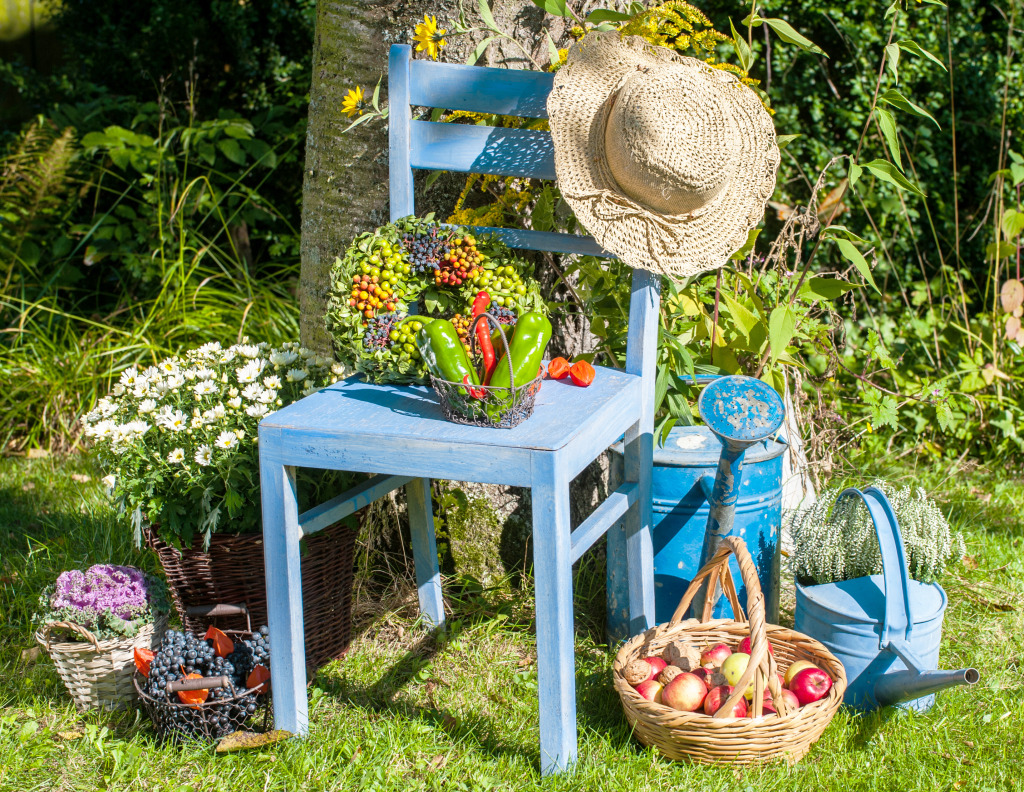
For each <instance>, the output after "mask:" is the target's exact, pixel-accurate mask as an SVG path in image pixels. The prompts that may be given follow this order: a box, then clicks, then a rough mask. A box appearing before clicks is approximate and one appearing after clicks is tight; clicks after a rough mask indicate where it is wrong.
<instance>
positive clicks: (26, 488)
mask: <svg viewBox="0 0 1024 792" xmlns="http://www.w3.org/2000/svg"><path fill="white" fill-rule="evenodd" d="M35 488H36V485H35V484H33V483H32V482H31V481H26V482H25V483H24V484H22V485H21V489H22V490H23V491H25V492H31V491H32V490H34V489H35Z"/></svg>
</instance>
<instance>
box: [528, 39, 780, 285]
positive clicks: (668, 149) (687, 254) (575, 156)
mask: <svg viewBox="0 0 1024 792" xmlns="http://www.w3.org/2000/svg"><path fill="white" fill-rule="evenodd" d="M548 115H549V117H550V125H551V136H552V138H553V140H554V146H555V172H556V174H557V176H558V186H559V189H560V190H561V191H562V195H563V196H564V197H565V199H566V201H567V202H568V203H569V206H571V207H572V210H573V211H574V212H575V213H576V217H577V218H578V219H579V221H580V223H582V224H583V227H584V228H586V229H587V231H589V232H590V233H591V234H593V236H594V237H595V238H596V239H597V241H598V242H600V243H601V244H602V245H603V246H604V248H605V249H606V250H608V251H609V252H611V253H614V254H615V255H616V256H618V257H619V258H620V259H622V261H624V262H625V263H626V264H628V265H629V266H630V267H634V268H641V269H649V270H652V271H654V272H658V273H662V274H665V275H669V276H670V277H672V278H674V279H676V280H682V279H684V278H686V277H689V276H691V275H695V274H697V273H700V272H705V271H707V270H712V269H717V268H719V267H721V266H722V265H724V264H725V262H726V261H727V260H728V259H729V256H731V255H732V254H733V253H734V252H735V251H736V250H738V249H739V248H740V247H742V246H743V244H744V243H745V242H746V241H747V232H748V231H749V230H750V229H751V228H753V227H754V226H756V225H757V224H758V223H759V222H760V221H761V218H762V217H763V216H764V206H765V202H766V201H767V200H768V199H769V198H770V197H771V194H772V192H773V190H774V189H775V173H776V170H777V169H778V166H779V148H778V145H777V144H776V140H775V128H774V126H773V125H772V121H771V117H770V116H769V115H768V111H767V110H765V109H764V106H763V105H762V104H761V101H760V100H759V99H758V98H757V95H756V94H755V93H754V92H753V91H752V90H750V89H749V88H748V87H747V86H745V85H743V84H742V83H741V82H740V81H739V80H738V79H737V78H736V77H735V76H734V75H732V74H729V73H727V72H724V71H720V70H718V69H712V68H711V67H710V66H708V65H706V64H704V63H702V62H701V61H699V60H697V59H695V58H687V57H682V56H679V55H676V54H675V53H674V52H672V51H671V50H668V49H666V48H664V47H654V46H651V45H650V44H648V43H647V42H645V41H644V40H643V39H641V38H639V37H636V36H630V37H628V38H626V39H622V38H621V36H620V35H619V33H618V32H615V31H609V32H606V33H590V34H588V35H587V37H586V38H584V39H583V40H581V41H579V42H578V43H576V44H575V45H573V47H572V48H571V49H570V50H569V56H568V60H567V62H566V65H565V66H563V67H562V68H561V69H559V71H558V73H557V74H556V75H555V84H554V88H553V90H552V91H551V95H550V96H549V97H548Z"/></svg>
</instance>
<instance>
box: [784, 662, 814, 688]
mask: <svg viewBox="0 0 1024 792" xmlns="http://www.w3.org/2000/svg"><path fill="white" fill-rule="evenodd" d="M805 668H817V666H816V665H814V663H808V662H807V661H806V660H797V661H796V662H795V663H793V665H791V666H790V667H789V668H788V669H787V671H786V677H785V680H784V684H785V686H786V687H789V683H790V682H792V681H793V677H795V676H796V675H797V674H799V673H800V672H801V671H803V670H804V669H805Z"/></svg>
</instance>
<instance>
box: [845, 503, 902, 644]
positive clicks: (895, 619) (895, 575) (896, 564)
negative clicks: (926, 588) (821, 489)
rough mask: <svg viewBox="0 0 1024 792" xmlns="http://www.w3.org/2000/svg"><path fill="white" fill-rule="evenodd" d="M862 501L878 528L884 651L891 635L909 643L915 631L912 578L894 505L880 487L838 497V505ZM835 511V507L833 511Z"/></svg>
mask: <svg viewBox="0 0 1024 792" xmlns="http://www.w3.org/2000/svg"><path fill="white" fill-rule="evenodd" d="M847 497H859V498H860V499H861V500H862V501H863V502H864V505H865V506H867V508H868V514H870V515H871V521H872V522H873V523H874V526H875V535H876V536H877V537H878V546H879V548H880V549H881V551H882V580H883V582H884V584H885V617H884V620H883V621H882V635H881V636H880V639H879V646H880V647H882V648H885V647H887V646H888V645H889V643H890V638H889V634H890V632H893V633H895V636H894V637H895V638H897V639H904V640H909V639H910V634H911V632H912V631H913V629H914V619H913V617H912V614H911V609H910V578H909V576H908V575H907V561H906V553H905V552H904V549H903V537H902V536H901V535H900V525H899V522H897V520H896V513H895V512H894V511H893V508H892V504H891V503H889V499H888V498H887V497H885V493H884V492H882V491H881V490H880V489H878V488H877V487H868V488H866V489H865V490H863V491H861V490H859V489H856V488H855V487H850V488H848V489H845V490H843V491H842V492H841V493H839V497H838V498H836V504H835V505H838V504H839V501H841V500H842V499H843V498H847ZM832 508H833V510H834V509H835V506H833V507H832Z"/></svg>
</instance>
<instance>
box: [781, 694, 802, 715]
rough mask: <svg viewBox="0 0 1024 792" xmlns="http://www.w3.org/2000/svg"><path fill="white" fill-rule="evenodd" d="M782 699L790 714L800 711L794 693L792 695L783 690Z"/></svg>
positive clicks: (798, 702) (798, 701)
mask: <svg viewBox="0 0 1024 792" xmlns="http://www.w3.org/2000/svg"><path fill="white" fill-rule="evenodd" d="M782 698H783V699H784V700H785V702H786V708H787V709H788V710H789V711H790V712H793V711H794V710H798V709H800V699H798V698H797V697H796V693H794V692H793V691H792V690H783V691H782Z"/></svg>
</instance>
